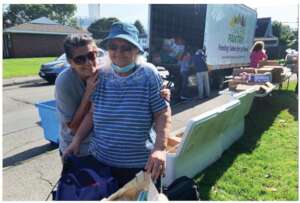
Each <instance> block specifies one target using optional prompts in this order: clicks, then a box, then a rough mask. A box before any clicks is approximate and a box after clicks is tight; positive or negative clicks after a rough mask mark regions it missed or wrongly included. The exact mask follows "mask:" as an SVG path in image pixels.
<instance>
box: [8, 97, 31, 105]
mask: <svg viewBox="0 0 300 203" xmlns="http://www.w3.org/2000/svg"><path fill="white" fill-rule="evenodd" d="M10 98H11V99H12V100H14V101H17V102H21V103H23V104H28V105H33V106H34V105H35V104H34V103H32V102H29V101H23V100H21V99H17V98H14V97H10Z"/></svg>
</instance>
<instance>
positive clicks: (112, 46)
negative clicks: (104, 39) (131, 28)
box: [108, 44, 133, 52]
mask: <svg viewBox="0 0 300 203" xmlns="http://www.w3.org/2000/svg"><path fill="white" fill-rule="evenodd" d="M108 49H109V50H112V51H117V50H120V52H130V51H132V49H133V46H131V45H122V46H118V45H116V44H108Z"/></svg>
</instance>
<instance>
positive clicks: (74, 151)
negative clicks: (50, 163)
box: [62, 140, 80, 160]
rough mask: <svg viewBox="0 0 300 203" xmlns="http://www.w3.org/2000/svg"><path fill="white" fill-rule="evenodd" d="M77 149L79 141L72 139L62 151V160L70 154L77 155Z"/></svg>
mask: <svg viewBox="0 0 300 203" xmlns="http://www.w3.org/2000/svg"><path fill="white" fill-rule="evenodd" d="M79 151H80V143H79V142H77V141H75V140H73V141H72V143H71V144H70V145H69V146H68V147H67V149H65V151H64V152H63V156H62V158H63V160H64V159H65V158H66V157H68V156H70V155H72V154H73V155H77V154H79Z"/></svg>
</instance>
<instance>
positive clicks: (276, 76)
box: [257, 66, 283, 83]
mask: <svg viewBox="0 0 300 203" xmlns="http://www.w3.org/2000/svg"><path fill="white" fill-rule="evenodd" d="M266 72H270V73H272V83H281V82H282V77H281V73H282V72H283V67H282V66H263V67H262V68H259V69H257V73H266Z"/></svg>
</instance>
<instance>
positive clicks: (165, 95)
mask: <svg viewBox="0 0 300 203" xmlns="http://www.w3.org/2000/svg"><path fill="white" fill-rule="evenodd" d="M160 96H161V97H163V98H164V99H165V100H167V101H168V102H170V100H171V91H170V89H168V88H167V87H166V86H165V85H164V86H163V89H162V90H160Z"/></svg>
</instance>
